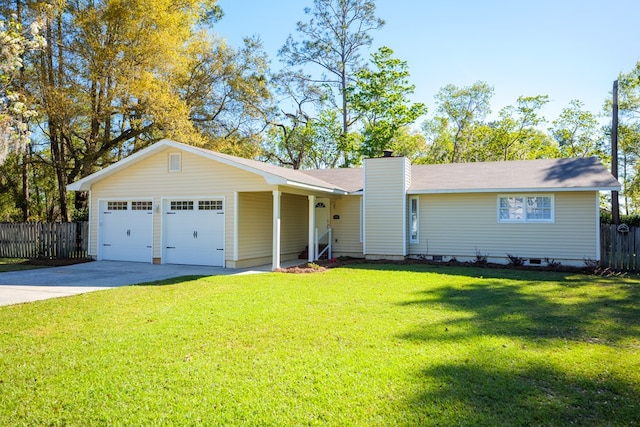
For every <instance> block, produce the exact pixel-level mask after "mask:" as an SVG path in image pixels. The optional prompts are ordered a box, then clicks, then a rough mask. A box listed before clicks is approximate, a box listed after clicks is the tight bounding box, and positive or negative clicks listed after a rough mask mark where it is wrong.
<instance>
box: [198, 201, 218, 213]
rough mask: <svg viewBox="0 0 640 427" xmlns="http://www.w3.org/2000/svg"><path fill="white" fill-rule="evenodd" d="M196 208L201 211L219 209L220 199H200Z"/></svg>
mask: <svg viewBox="0 0 640 427" xmlns="http://www.w3.org/2000/svg"><path fill="white" fill-rule="evenodd" d="M198 209H199V210H201V211H221V210H222V200H200V201H199V202H198Z"/></svg>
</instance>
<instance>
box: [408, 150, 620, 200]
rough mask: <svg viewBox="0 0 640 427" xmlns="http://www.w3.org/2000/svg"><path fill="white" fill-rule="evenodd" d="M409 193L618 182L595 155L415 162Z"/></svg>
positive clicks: (611, 185) (599, 186) (601, 186)
mask: <svg viewBox="0 0 640 427" xmlns="http://www.w3.org/2000/svg"><path fill="white" fill-rule="evenodd" d="M411 178H412V180H411V187H410V188H409V192H410V193H455V192H494V191H525V190H526V191H551V190H554V191H558V190H565V191H569V190H612V189H619V187H620V184H619V183H618V181H617V180H616V179H615V178H614V177H613V176H612V175H611V174H610V173H609V171H608V170H607V169H606V168H605V167H604V166H603V165H602V163H600V161H599V160H598V159H597V158H595V157H588V158H571V159H544V160H519V161H508V162H484V163H480V162H479V163H453V164H445V165H414V166H413V167H412V174H411Z"/></svg>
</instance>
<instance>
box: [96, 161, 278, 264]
mask: <svg viewBox="0 0 640 427" xmlns="http://www.w3.org/2000/svg"><path fill="white" fill-rule="evenodd" d="M173 152H177V150H174V149H167V150H165V151H162V152H160V153H158V154H156V155H153V156H151V157H149V158H147V159H144V160H141V161H140V162H138V163H136V164H134V165H132V166H130V167H128V168H126V169H124V170H122V171H120V172H118V173H117V174H115V175H112V176H109V177H107V178H105V179H103V180H101V181H99V182H97V183H96V184H94V185H93V187H92V189H91V211H92V215H91V225H90V233H91V247H90V249H89V251H90V252H89V253H90V255H92V256H96V255H97V235H98V212H99V210H98V201H99V200H100V199H114V198H121V199H130V198H135V197H140V198H153V203H154V206H156V207H158V206H161V203H162V197H176V196H181V197H223V198H224V201H225V254H226V259H227V260H230V259H231V258H232V256H233V216H234V212H235V207H234V206H233V194H234V191H268V196H270V195H271V189H272V188H273V187H272V186H269V185H267V184H266V182H265V180H264V179H263V178H262V177H260V176H258V175H255V174H252V173H250V172H246V171H243V170H241V169H237V168H234V167H231V166H227V165H225V164H221V163H217V162H214V161H211V160H209V159H205V158H203V157H200V156H197V155H194V154H191V153H187V152H182V170H181V171H180V172H169V171H168V162H169V160H168V157H169V153H173ZM153 221H154V224H153V227H154V242H153V257H154V258H160V257H161V256H162V250H161V242H160V239H161V232H160V230H161V227H162V224H161V215H159V214H157V213H155V212H154V218H153ZM268 231H269V233H270V232H271V225H270V223H269V226H268ZM269 253H270V252H269Z"/></svg>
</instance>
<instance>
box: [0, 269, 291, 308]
mask: <svg viewBox="0 0 640 427" xmlns="http://www.w3.org/2000/svg"><path fill="white" fill-rule="evenodd" d="M300 263H301V262H298V261H296V262H291V263H283V264H285V265H283V267H284V266H289V265H286V264H290V265H297V264H300ZM269 271H271V266H270V265H265V266H261V267H255V268H251V269H241V270H240V269H232V268H221V267H205V266H198V265H169V264H162V265H155V264H149V263H141V262H124V261H93V262H87V263H82V264H74V265H67V266H63V267H52V268H37V269H33V270H23V271H10V272H6V273H0V306H3V305H11V304H19V303H24V302H30V301H38V300H44V299H49V298H57V297H63V296H69V295H76V294H82V293H85V292H91V291H99V290H103V289H109V288H116V287H119V286H127V285H135V284H140V283H148V282H155V281H157V280H165V279H171V278H173V277H180V276H219V275H240V274H256V273H266V272H269Z"/></svg>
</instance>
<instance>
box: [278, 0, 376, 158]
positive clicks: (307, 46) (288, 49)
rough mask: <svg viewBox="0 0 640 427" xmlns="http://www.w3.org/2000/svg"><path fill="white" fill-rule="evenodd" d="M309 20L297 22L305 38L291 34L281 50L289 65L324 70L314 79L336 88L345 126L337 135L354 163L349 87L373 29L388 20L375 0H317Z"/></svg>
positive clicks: (336, 102)
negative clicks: (379, 15)
mask: <svg viewBox="0 0 640 427" xmlns="http://www.w3.org/2000/svg"><path fill="white" fill-rule="evenodd" d="M305 14H307V15H309V20H308V21H306V22H303V21H300V22H298V23H297V28H296V30H297V32H298V34H299V35H300V37H301V40H297V39H296V38H294V37H293V36H291V35H289V37H288V38H287V41H286V43H285V45H284V46H283V47H282V48H281V49H280V51H279V52H278V56H280V57H281V58H282V59H283V60H284V61H285V63H286V64H287V65H288V66H291V67H297V66H306V67H307V69H309V70H318V69H319V70H320V73H321V75H315V76H314V77H313V80H314V81H315V82H318V83H323V84H326V85H328V87H330V88H332V90H333V97H332V99H331V102H333V105H334V108H335V109H336V110H337V111H339V113H340V116H341V122H342V123H341V130H340V133H339V134H336V135H334V138H335V139H336V140H338V141H339V143H338V146H339V148H340V150H341V151H342V154H343V156H344V158H343V166H345V167H347V166H349V165H350V164H351V161H352V156H353V154H354V153H353V152H349V151H346V150H349V149H350V148H351V147H352V142H353V141H352V139H351V138H350V137H349V136H348V135H349V133H350V127H351V125H352V124H353V122H354V120H353V118H352V117H351V109H352V106H351V104H350V102H349V100H348V99H347V87H348V85H349V82H350V81H351V80H352V79H353V78H354V76H355V73H356V72H357V71H358V70H361V69H362V68H363V65H362V57H361V50H362V49H363V48H366V47H369V46H371V43H372V41H373V38H372V36H371V33H372V32H373V31H375V30H378V29H380V28H382V26H383V25H384V21H383V20H382V19H379V18H377V17H376V16H375V3H374V1H372V0H314V1H313V7H312V8H305Z"/></svg>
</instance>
